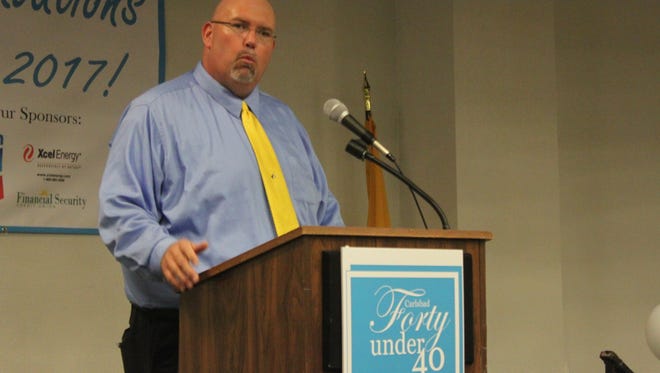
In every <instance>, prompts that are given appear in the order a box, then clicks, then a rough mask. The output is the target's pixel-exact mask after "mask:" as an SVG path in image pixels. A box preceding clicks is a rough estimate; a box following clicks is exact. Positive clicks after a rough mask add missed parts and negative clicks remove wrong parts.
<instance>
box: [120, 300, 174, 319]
mask: <svg viewBox="0 0 660 373" xmlns="http://www.w3.org/2000/svg"><path fill="white" fill-rule="evenodd" d="M140 316H142V317H145V318H148V319H152V320H153V319H156V320H163V321H178V320H179V310H178V309H177V308H145V307H139V306H136V305H135V304H132V303H131V319H133V318H134V317H140Z"/></svg>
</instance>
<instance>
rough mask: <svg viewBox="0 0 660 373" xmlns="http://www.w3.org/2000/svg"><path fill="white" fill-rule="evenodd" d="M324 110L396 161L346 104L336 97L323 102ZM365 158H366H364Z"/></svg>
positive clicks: (332, 118) (333, 118)
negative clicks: (351, 112)
mask: <svg viewBox="0 0 660 373" xmlns="http://www.w3.org/2000/svg"><path fill="white" fill-rule="evenodd" d="M323 112H324V113H325V115H327V116H328V117H330V119H331V120H333V121H335V122H337V123H341V124H342V125H343V126H344V127H346V128H348V129H349V130H350V131H351V132H353V133H354V134H356V135H357V136H358V137H359V138H360V139H362V141H364V143H365V144H367V145H373V146H374V147H375V148H376V149H378V151H379V152H381V153H383V154H384V155H385V156H386V157H387V158H388V159H389V160H391V161H392V162H396V160H395V158H394V155H393V154H392V153H390V151H389V150H387V148H385V147H384V146H383V145H382V144H381V143H380V142H378V140H376V138H375V137H374V135H373V134H372V133H371V132H369V131H367V129H366V128H364V127H363V126H362V125H361V124H360V122H358V121H357V119H355V118H354V117H353V116H352V115H351V114H350V113H349V112H348V108H347V107H346V105H344V104H343V103H342V102H341V101H339V100H337V99H336V98H331V99H329V100H328V101H326V102H325V104H323ZM363 159H364V158H363Z"/></svg>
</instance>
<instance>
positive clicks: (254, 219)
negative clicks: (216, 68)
mask: <svg viewBox="0 0 660 373" xmlns="http://www.w3.org/2000/svg"><path fill="white" fill-rule="evenodd" d="M245 101H246V102H247V104H248V106H249V107H250V108H251V110H252V111H253V112H254V113H255V115H256V116H257V118H259V121H260V122H261V124H262V125H263V127H264V129H265V131H266V133H267V134H268V137H269V139H270V141H271V143H272V145H273V148H274V149H275V152H276V153H277V157H278V159H279V162H280V165H281V167H282V171H283V173H284V176H285V178H286V181H287V185H288V187H289V192H290V194H291V198H292V200H293V205H294V208H295V210H296V215H297V216H298V221H299V222H300V224H301V225H334V226H341V225H343V221H342V218H341V215H340V211H339V205H338V203H337V200H336V199H335V197H334V196H333V194H332V193H331V192H330V190H329V188H328V185H327V181H326V178H325V174H324V172H323V169H322V167H321V164H320V162H319V160H318V158H317V157H316V155H315V154H314V151H313V149H312V145H311V142H310V139H309V137H308V135H307V132H306V131H305V129H304V128H303V126H302V125H301V124H300V122H299V121H298V119H297V118H296V117H295V115H294V114H293V112H292V111H291V109H290V108H289V107H288V106H286V105H285V104H283V103H282V102H281V101H279V100H277V99H275V98H273V97H272V96H269V95H268V94H266V93H264V92H261V91H260V90H259V89H258V88H257V89H255V90H254V91H253V92H252V94H250V96H249V97H247V98H246V99H245ZM240 114H241V99H239V98H237V97H236V96H234V95H233V94H232V93H231V92H229V91H228V90H227V89H225V88H224V87H223V86H222V85H220V84H219V83H218V82H216V81H215V80H214V79H213V78H212V77H211V76H210V75H209V74H208V73H207V72H206V70H204V68H203V67H202V66H201V64H198V65H197V66H196V68H195V69H194V70H193V71H191V72H189V73H187V74H184V75H182V76H180V77H178V78H176V79H174V80H171V81H169V82H166V83H163V84H161V85H159V86H157V87H154V88H153V89H151V90H149V91H147V92H146V93H144V94H143V95H141V96H140V97H138V98H136V99H135V100H134V101H133V102H131V103H130V104H129V106H128V107H127V108H126V110H125V111H124V113H123V115H122V117H121V120H120V123H119V126H118V127H117V130H116V131H115V134H114V136H113V139H112V141H111V146H110V153H109V156H108V160H107V164H106V168H105V172H104V174H103V179H102V182H101V187H100V191H99V200H100V217H99V232H100V235H101V238H102V240H103V242H104V243H105V244H106V246H107V247H108V249H109V250H110V251H111V252H112V254H113V255H114V256H115V257H116V258H117V260H118V261H119V262H120V263H121V265H122V271H123V275H124V282H125V291H126V295H127V297H128V299H129V301H131V302H132V303H135V304H137V305H138V306H141V307H149V308H177V307H178V301H179V298H178V295H177V294H176V293H175V291H173V289H172V288H171V287H170V285H169V284H167V283H166V282H165V280H164V278H163V275H162V272H161V269H160V261H161V258H162V257H163V254H164V253H165V250H166V249H167V248H168V247H169V246H170V245H171V244H173V243H174V242H175V241H177V240H178V239H180V238H188V239H190V240H191V241H193V242H201V241H208V242H209V247H208V249H206V250H204V251H202V252H201V253H200V254H199V259H200V263H199V265H198V266H196V269H197V270H198V272H202V271H204V270H206V269H208V268H210V267H213V266H215V265H217V264H219V263H222V262H223V261H225V260H227V259H230V258H232V257H235V256H237V255H239V254H241V253H243V252H245V251H247V250H249V249H251V248H253V247H255V246H257V245H259V244H261V243H264V242H266V241H268V240H271V239H273V238H274V237H275V236H276V234H275V229H274V227H273V223H272V218H271V216H270V211H269V208H268V201H267V199H266V195H265V193H264V189H263V184H262V182H261V176H260V174H259V168H258V166H257V163H256V159H255V157H254V153H253V151H252V148H251V146H250V143H249V141H248V139H247V136H246V135H245V132H244V130H243V125H242V123H241V119H240V118H241V117H240Z"/></svg>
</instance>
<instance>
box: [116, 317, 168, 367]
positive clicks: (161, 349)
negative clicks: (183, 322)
mask: <svg viewBox="0 0 660 373" xmlns="http://www.w3.org/2000/svg"><path fill="white" fill-rule="evenodd" d="M119 348H120V349H121V358H122V361H123V363H124V372H126V373H170V372H171V373H176V372H177V369H178V364H179V310H176V309H147V308H140V307H137V306H135V305H132V306H131V318H130V320H129V326H128V329H126V330H125V331H124V335H123V336H122V339H121V343H120V344H119Z"/></svg>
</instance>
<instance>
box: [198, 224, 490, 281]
mask: <svg viewBox="0 0 660 373" xmlns="http://www.w3.org/2000/svg"><path fill="white" fill-rule="evenodd" d="M303 236H318V237H322V236H325V237H332V236H335V237H341V236H347V237H367V238H369V237H373V238H418V239H449V240H473V241H489V240H491V239H492V238H493V234H492V233H490V232H486V231H459V230H446V229H413V228H371V227H326V226H303V227H298V228H296V229H294V230H292V231H291V232H289V233H286V234H284V235H282V236H279V237H276V238H274V239H272V240H271V241H268V242H265V243H263V244H261V245H259V246H257V247H255V248H253V249H251V250H248V251H247V252H245V253H243V254H241V255H238V256H236V257H234V258H231V259H229V260H227V261H225V262H223V263H220V264H218V265H216V266H215V267H213V268H210V269H208V270H206V271H204V272H202V273H200V281H204V280H206V279H208V278H210V277H213V276H214V275H216V274H218V273H220V272H224V271H226V270H228V269H230V268H233V267H236V266H238V265H240V264H242V263H245V262H247V261H249V260H251V259H253V258H255V257H257V256H259V255H262V254H264V253H266V252H268V251H270V250H272V249H273V248H275V247H278V246H280V245H283V244H285V243H287V242H289V241H293V240H296V239H298V238H299V237H303Z"/></svg>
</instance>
